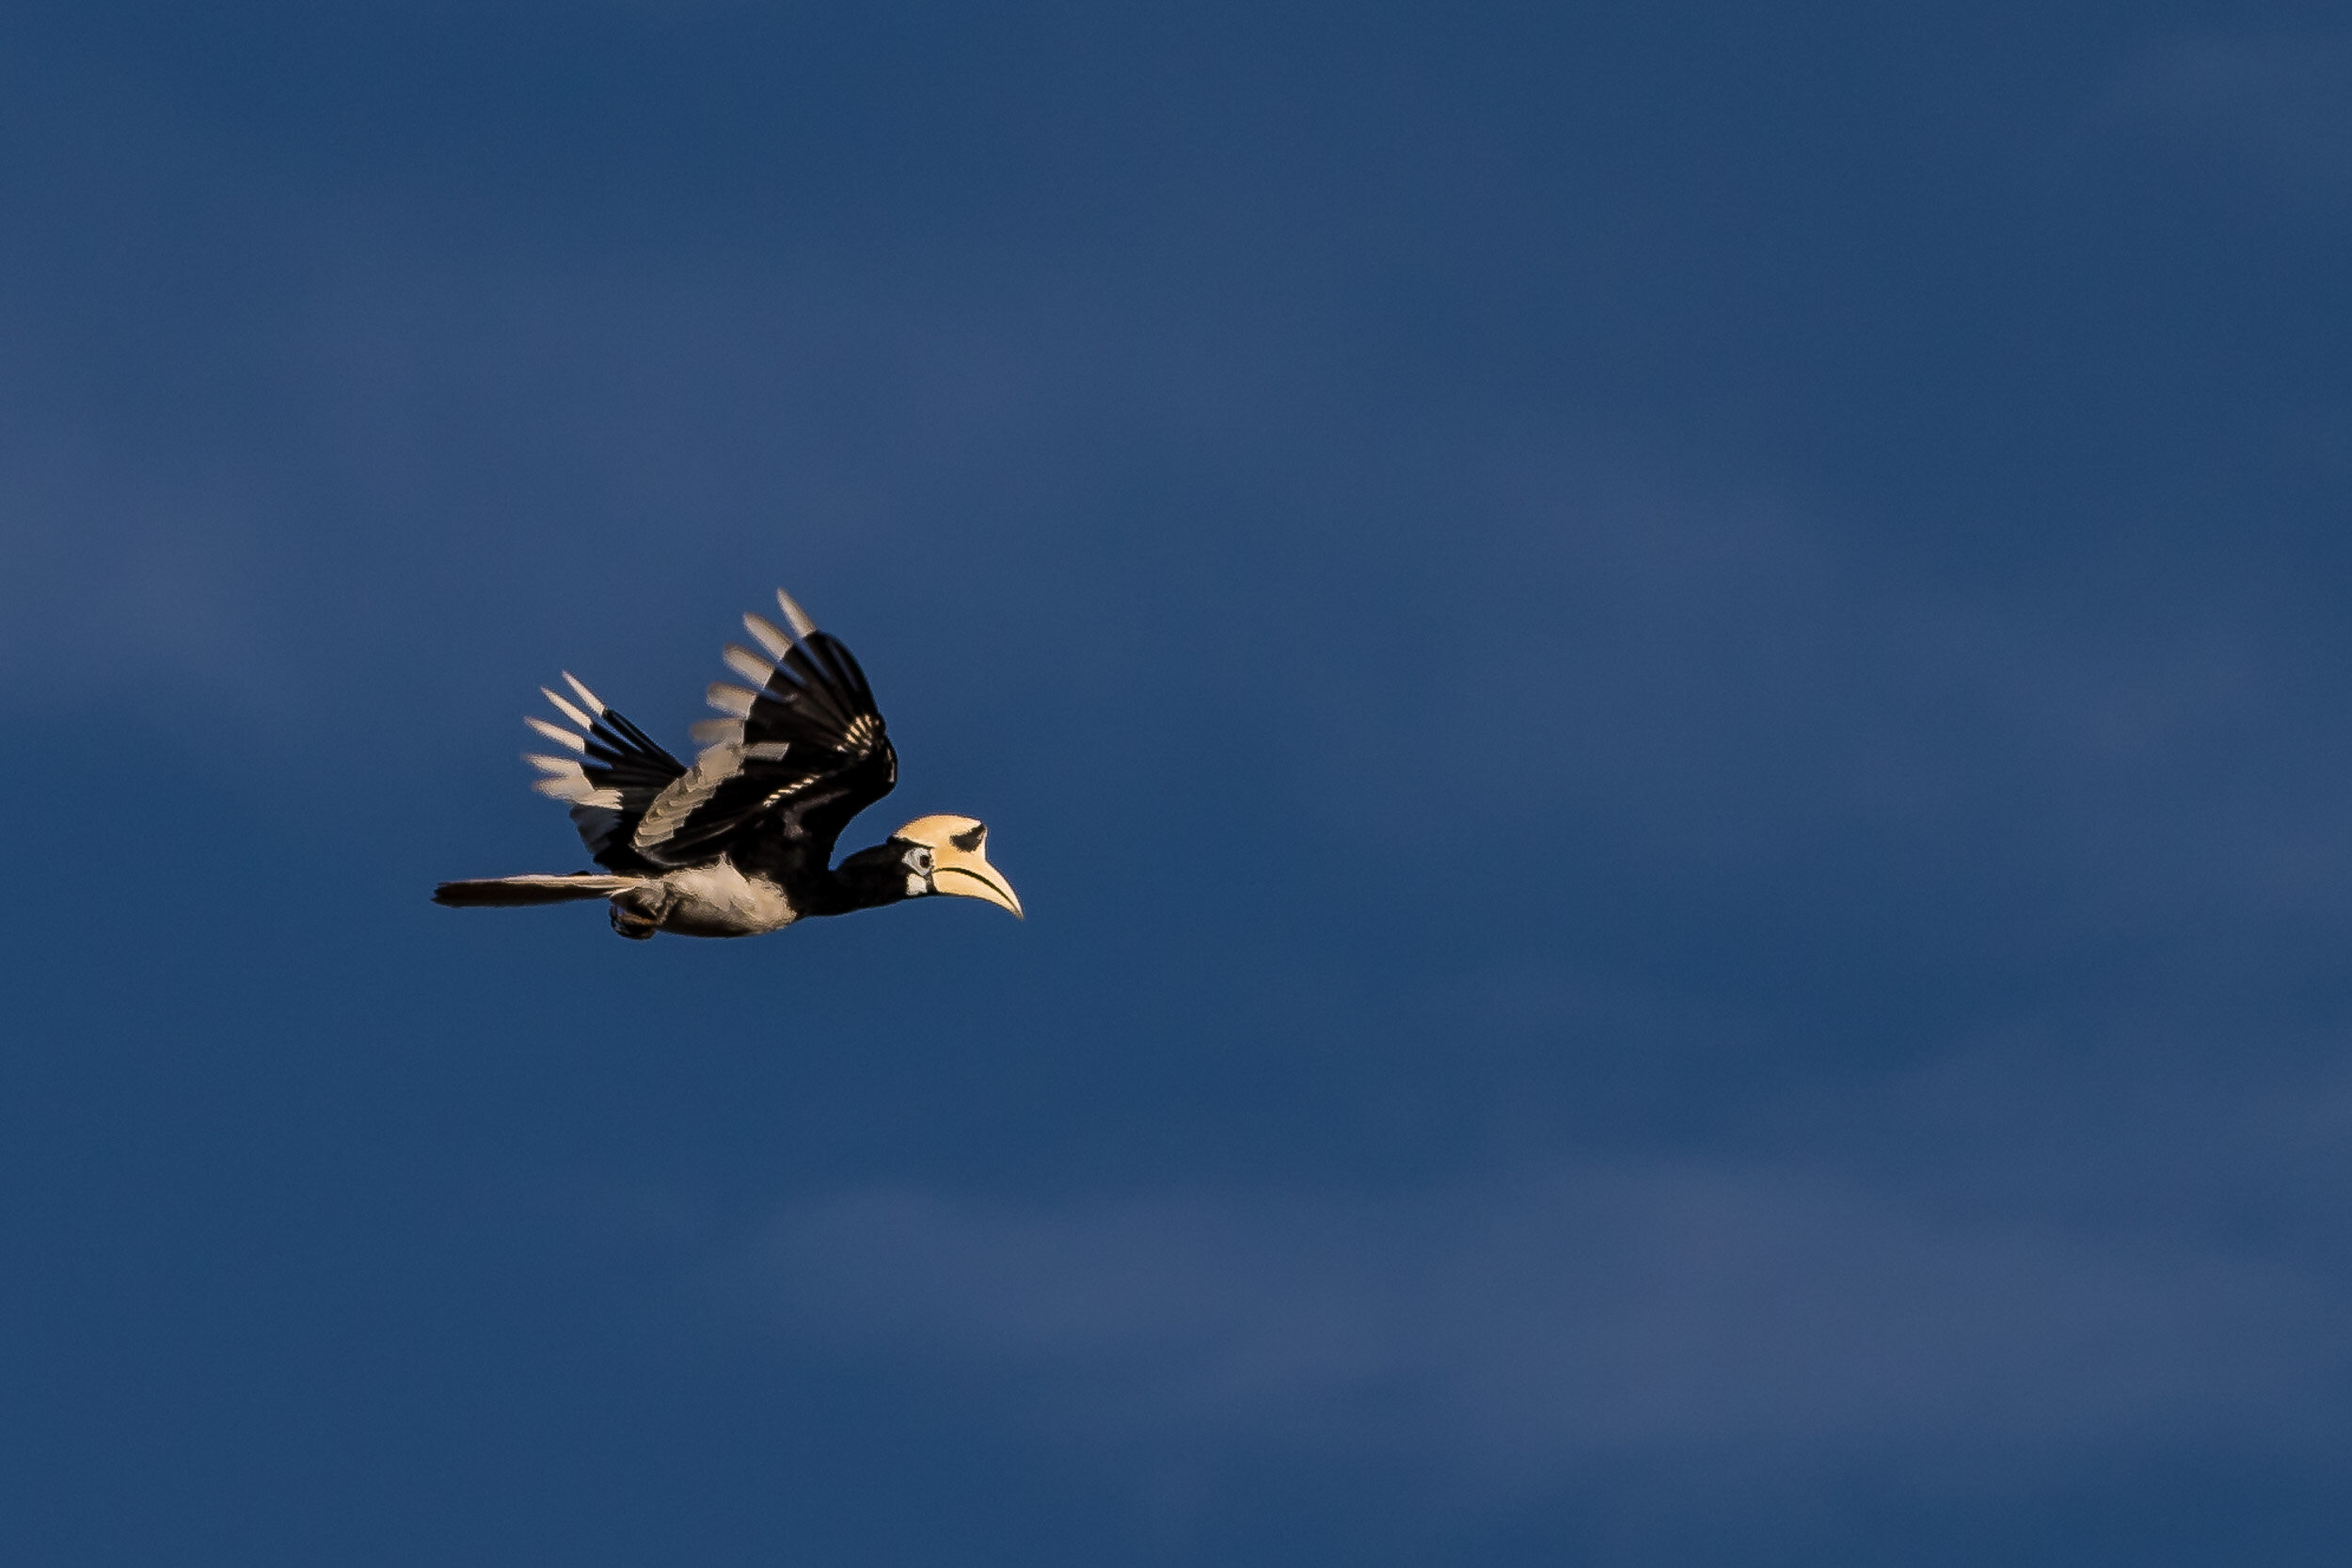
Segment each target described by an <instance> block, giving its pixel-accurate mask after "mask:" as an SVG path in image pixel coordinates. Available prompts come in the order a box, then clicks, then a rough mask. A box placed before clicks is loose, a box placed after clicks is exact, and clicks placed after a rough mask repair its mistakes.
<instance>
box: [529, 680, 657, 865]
mask: <svg viewBox="0 0 2352 1568" xmlns="http://www.w3.org/2000/svg"><path fill="white" fill-rule="evenodd" d="M564 683H565V684H566V685H568V686H569V687H570V688H571V689H572V691H573V694H574V695H576V696H578V697H579V698H580V706H575V705H573V704H571V703H570V702H568V701H566V700H565V699H564V698H562V697H559V696H557V695H556V694H555V693H554V692H552V691H549V690H548V689H547V688H546V687H544V686H543V687H541V688H540V689H539V691H540V694H541V695H542V696H544V697H546V698H547V700H548V702H550V703H552V704H554V705H555V711H556V712H558V713H560V714H562V715H563V716H564V718H566V719H568V720H570V721H572V722H573V723H575V724H577V725H579V726H580V728H579V731H578V732H577V733H575V732H574V731H571V730H567V729H565V728H564V727H563V726H562V725H560V724H550V723H548V721H546V720H544V719H525V720H524V721H523V722H524V723H526V724H528V725H530V726H531V727H532V729H534V730H536V731H538V732H539V733H540V734H541V735H543V736H547V737H548V739H549V740H552V741H554V742H555V743H556V744H557V745H559V746H561V747H563V748H564V750H565V751H566V752H570V753H571V754H570V755H569V756H540V755H529V756H528V757H527V760H528V761H529V762H530V763H531V764H532V767H534V768H538V769H539V771H541V772H542V773H545V774H547V775H548V776H547V777H546V778H544V779H541V780H540V781H539V782H538V783H537V784H533V785H532V788H533V789H535V790H537V791H538V792H539V793H540V794H542V795H548V796H552V797H554V798H555V799H556V800H568V801H569V802H571V807H572V826H574V827H575V828H578V829H579V830H580V839H581V840H582V842H584V843H585V844H586V845H587V846H588V853H589V854H590V855H591V856H593V857H594V858H595V860H596V863H597V864H598V865H601V866H603V867H604V868H605V869H606V870H608V871H623V872H645V871H659V870H660V866H658V865H656V864H655V863H653V862H651V861H649V860H647V859H645V858H644V856H643V855H640V854H638V853H637V852H636V851H635V850H634V849H633V848H632V847H630V842H629V841H630V835H631V834H632V833H633V832H635V830H636V827H637V822H638V819H639V818H640V817H642V816H644V815H645V812H646V810H647V808H649V807H650V806H652V804H653V803H654V802H655V801H656V800H660V798H661V792H662V791H663V790H665V789H667V788H669V787H670V785H671V784H673V783H675V781H676V780H677V778H678V776H679V775H680V774H682V773H684V772H685V771H686V765H685V764H684V763H682V762H680V761H678V759H677V758H675V757H674V756H672V755H671V754H670V753H669V752H665V751H663V750H662V749H661V748H660V746H658V745H656V744H655V743H654V739H653V737H652V736H649V735H647V734H646V733H645V732H644V731H643V730H641V729H639V728H638V727H637V726H636V725H634V724H632V723H630V722H629V721H628V720H627V719H624V718H622V717H621V715H620V714H619V713H617V712H616V711H614V710H613V709H612V708H609V707H607V706H605V705H604V703H603V701H602V700H601V699H599V698H598V697H597V696H596V693H595V692H593V691H591V690H589V689H587V688H586V687H584V686H582V685H581V684H580V677H578V676H577V675H574V674H573V673H571V672H570V671H568V670H566V671H565V672H564Z"/></svg>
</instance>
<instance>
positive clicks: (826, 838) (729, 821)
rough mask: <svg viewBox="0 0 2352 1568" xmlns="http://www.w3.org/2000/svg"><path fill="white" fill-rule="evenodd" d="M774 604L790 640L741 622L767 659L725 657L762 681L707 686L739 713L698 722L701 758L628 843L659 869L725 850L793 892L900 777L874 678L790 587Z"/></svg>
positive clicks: (755, 621)
mask: <svg viewBox="0 0 2352 1568" xmlns="http://www.w3.org/2000/svg"><path fill="white" fill-rule="evenodd" d="M776 602H777V603H778V604H779V605H780V606H782V607H783V610H784V616H785V620H786V621H787V623H788V624H789V625H790V626H791V628H792V630H791V632H790V634H789V635H787V633H785V632H783V631H781V630H779V629H778V628H776V627H775V626H771V625H770V624H769V623H768V622H766V621H763V620H761V619H760V618H759V617H758V616H756V615H746V616H744V617H743V625H744V626H745V627H746V628H747V629H748V630H749V631H750V632H751V634H752V636H753V637H754V638H755V639H756V640H757V641H759V644H760V646H761V647H763V648H764V649H766V650H767V655H768V657H761V656H760V655H759V654H755V653H754V652H752V650H750V649H749V648H743V647H738V646H735V645H734V644H729V645H728V648H727V652H726V659H727V663H728V664H729V665H730V666H731V667H732V668H733V669H734V670H735V671H736V672H737V673H739V674H740V675H742V676H743V677H744V678H745V679H746V680H748V681H751V682H754V683H755V686H733V685H729V684H726V683H724V682H722V683H719V684H716V685H714V686H712V687H711V688H710V690H709V700H710V705H711V706H712V707H715V708H717V709H718V710H719V711H720V712H722V713H724V714H728V715H730V716H731V717H729V718H727V719H719V720H709V721H705V722H703V723H700V724H697V725H695V726H694V738H695V739H697V740H700V741H704V742H706V743H707V744H706V745H705V748H704V750H703V752H701V753H700V754H699V755H698V756H696V757H695V759H694V766H693V767H692V768H689V769H687V770H686V771H685V772H684V773H683V774H681V775H680V776H679V777H678V778H677V779H676V780H675V782H674V783H672V784H669V785H667V786H666V787H665V788H664V789H663V790H662V792H661V795H660V798H658V799H657V800H654V801H653V803H652V804H651V805H650V806H649V807H647V808H646V810H645V812H644V816H642V817H641V818H640V819H639V820H638V822H637V824H636V827H635V829H634V831H633V833H632V835H631V839H630V848H631V849H632V850H633V851H634V852H635V853H636V854H639V855H642V856H644V858H645V859H647V860H648V861H650V862H652V863H655V864H658V865H670V866H678V865H698V864H701V863H705V862H707V861H710V860H714V859H716V858H717V857H718V856H720V855H722V854H723V855H726V856H727V857H728V858H729V859H731V860H732V861H733V862H734V863H736V864H737V865H738V866H739V867H741V868H743V869H745V870H760V871H765V872H767V873H769V874H770V875H772V876H775V877H777V878H779V879H782V880H784V881H785V882H786V883H787V885H789V884H790V883H791V882H792V881H793V880H795V879H798V878H800V877H803V876H807V875H811V874H822V873H823V872H824V871H825V870H826V868H827V867H829V866H830V865H831V864H832V862H833V847H834V841H835V840H836V839H838V838H839V837H840V836H841V830H842V829H844V828H846V827H848V826H849V824H850V818H851V817H853V816H856V815H857V814H858V813H859V812H862V811H864V810H865V809H866V807H867V806H870V805H872V804H873V803H874V802H875V801H877V800H881V799H882V797H883V796H885V795H887V794H889V793H890V789H891V786H892V785H893V784H897V783H898V753H897V752H894V751H892V750H891V747H890V736H888V735H887V734H886V733H885V732H884V730H883V727H882V714H881V713H880V712H879V711H877V710H876V708H875V706H874V693H873V690H872V689H871V688H869V687H868V686H867V685H866V673H865V672H864V671H862V670H860V669H859V668H858V667H857V660H856V659H855V658H854V657H851V656H850V650H849V649H848V648H846V647H844V646H842V645H841V643H840V642H839V641H837V640H836V639H834V638H833V637H830V636H828V635H827V634H825V633H824V632H821V631H818V629H817V627H816V625H815V624H814V623H813V622H811V621H810V620H809V618H808V616H807V615H806V614H804V613H803V611H802V610H801V607H800V606H799V605H797V604H794V603H793V602H792V600H791V599H790V598H789V597H787V595H786V594H784V593H783V591H781V590H778V592H777V594H776Z"/></svg>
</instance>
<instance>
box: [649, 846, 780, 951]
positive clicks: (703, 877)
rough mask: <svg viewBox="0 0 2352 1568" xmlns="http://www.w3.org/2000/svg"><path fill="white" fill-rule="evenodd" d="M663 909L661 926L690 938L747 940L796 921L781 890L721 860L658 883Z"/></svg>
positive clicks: (675, 873)
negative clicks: (746, 874)
mask: <svg viewBox="0 0 2352 1568" xmlns="http://www.w3.org/2000/svg"><path fill="white" fill-rule="evenodd" d="M661 889H662V893H663V895H665V901H666V903H667V906H668V907H667V908H666V909H665V910H663V911H662V913H661V928H662V929H663V930H665V931H675V932H677V933H678V934H679V935H681V936H689V937H750V936H757V935H758V934H759V933H760V932H762V931H774V930H780V929H782V928H783V927H787V926H789V925H791V924H792V922H793V921H794V920H796V919H798V918H799V917H800V911H798V910H795V909H794V908H793V907H792V906H791V905H790V904H789V903H787V901H786V899H785V896H784V889H782V888H780V887H778V886H776V884H775V883H773V882H771V881H769V880H767V879H765V878H761V877H746V876H744V875H743V873H741V872H740V871H738V870H737V869H736V868H735V867H734V866H733V865H731V864H729V863H727V862H725V861H723V860H722V861H720V862H718V863H716V864H714V865H697V866H694V867H692V868H691V869H689V870H685V871H672V872H668V873H666V874H665V875H664V876H663V877H662V879H661Z"/></svg>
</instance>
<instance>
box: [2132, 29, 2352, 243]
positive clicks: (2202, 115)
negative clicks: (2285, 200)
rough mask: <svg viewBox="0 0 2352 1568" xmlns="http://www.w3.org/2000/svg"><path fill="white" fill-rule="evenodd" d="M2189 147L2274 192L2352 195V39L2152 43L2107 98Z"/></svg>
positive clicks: (2329, 198) (2193, 154)
mask: <svg viewBox="0 0 2352 1568" xmlns="http://www.w3.org/2000/svg"><path fill="white" fill-rule="evenodd" d="M2110 106H2111V108H2112V110H2113V111H2114V112H2115V113H2117V114H2118V115H2119V116H2120V117H2122V118H2123V119H2130V120H2137V121H2139V122H2141V123H2143V124H2147V125H2150V126H2152V127H2153V128H2155V129H2157V130H2158V131H2159V132H2160V133H2161V134H2162V135H2164V136H2165V138H2166V139H2167V140H2168V141H2169V142H2170V143H2171V144H2172V145H2173V146H2174V147H2175V148H2176V149H2177V150H2180V151H2181V152H2182V153H2183V154H2184V155H2185V156H2187V157H2190V158H2191V159H2193V160H2196V161H2200V162H2211V163H2216V164H2218V165H2219V166H2223V167H2234V168H2235V169H2238V170H2251V171H2253V172H2254V173H2256V174H2257V175H2258V176H2259V177H2260V178H2261V179H2262V180H2263V181H2264V182H2265V184H2267V185H2268V186H2269V187H2271V188H2272V189H2273V190H2274V191H2275V192H2276V193H2277V194H2280V195H2284V196H2289V197H2294V198H2303V199H2315V200H2321V201H2326V202H2328V203H2334V202H2338V201H2341V200H2343V199H2344V198H2346V197H2347V196H2352V40H2343V39H2266V40H2229V39H2213V38H2206V39H2191V40H2179V41H2176V42H2171V43H2167V44H2164V45H2161V46H2158V47H2155V48H2152V49H2150V50H2148V51H2147V52H2146V53H2145V54H2143V55H2141V56H2140V57H2139V59H2138V60H2137V61H2136V62H2135V63H2134V64H2133V65H2132V67H2131V68H2130V69H2129V70H2128V71H2126V72H2125V74H2124V77H2123V79H2122V82H2121V83H2120V84H2119V85H2118V87H2117V88H2116V90H2115V92H2114V94H2113V96H2112V98H2111V101H2110Z"/></svg>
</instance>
